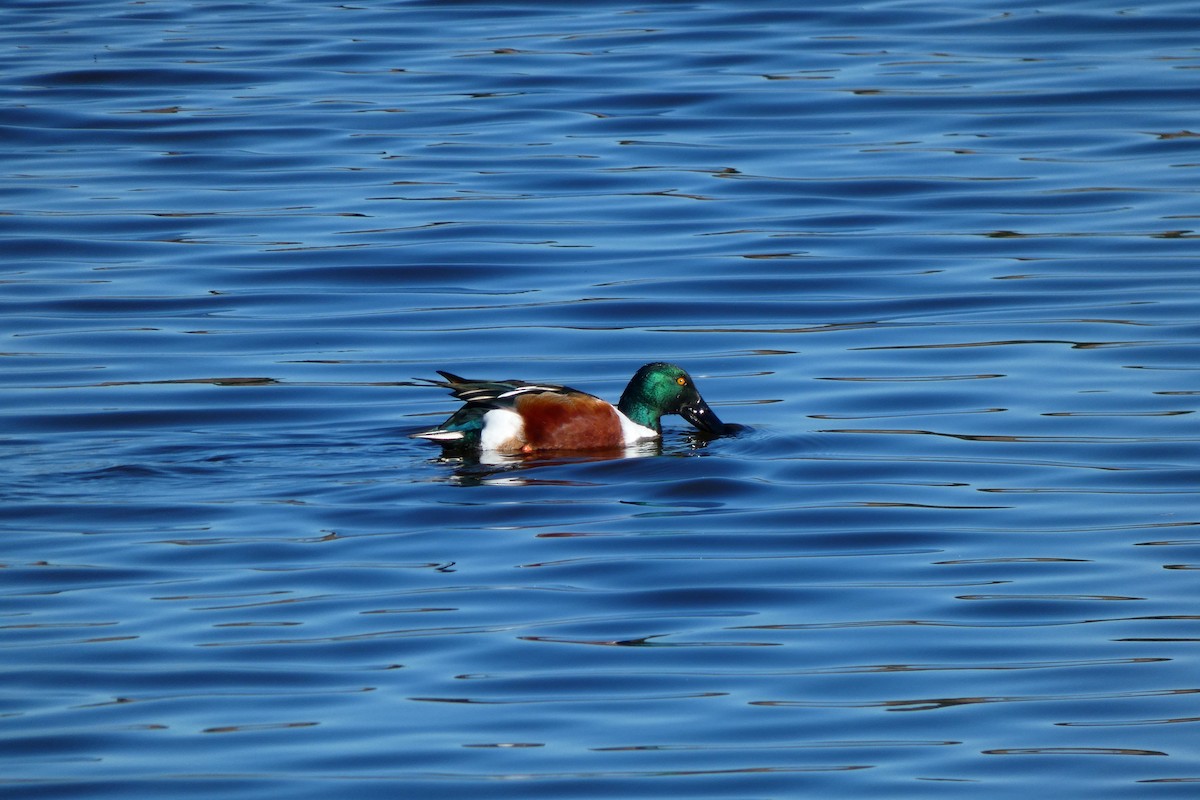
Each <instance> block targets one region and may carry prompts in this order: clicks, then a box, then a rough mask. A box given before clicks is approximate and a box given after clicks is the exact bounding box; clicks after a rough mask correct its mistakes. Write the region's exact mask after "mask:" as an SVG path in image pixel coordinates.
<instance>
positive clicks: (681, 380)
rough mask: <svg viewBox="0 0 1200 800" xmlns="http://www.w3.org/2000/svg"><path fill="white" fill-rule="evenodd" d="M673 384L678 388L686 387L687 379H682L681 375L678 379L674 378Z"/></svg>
mask: <svg viewBox="0 0 1200 800" xmlns="http://www.w3.org/2000/svg"><path fill="white" fill-rule="evenodd" d="M675 382H676V383H678V384H679V385H680V386H687V378H685V377H683V376H682V375H680V376H679V377H678V378H676V379H675Z"/></svg>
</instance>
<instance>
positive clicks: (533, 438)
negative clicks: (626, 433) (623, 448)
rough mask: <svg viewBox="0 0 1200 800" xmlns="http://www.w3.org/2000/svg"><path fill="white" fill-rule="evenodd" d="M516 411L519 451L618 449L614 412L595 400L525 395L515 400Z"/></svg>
mask: <svg viewBox="0 0 1200 800" xmlns="http://www.w3.org/2000/svg"><path fill="white" fill-rule="evenodd" d="M516 409H517V413H519V414H520V415H521V416H522V418H524V420H525V448H523V449H528V450H571V449H578V448H581V447H587V448H592V447H618V446H620V445H621V443H622V441H623V439H622V436H621V422H620V420H619V419H618V418H617V412H616V409H614V408H613V407H612V406H610V405H609V404H608V403H606V402H604V401H603V400H601V399H599V398H598V397H592V396H590V395H585V394H574V395H561V394H551V393H549V392H544V393H540V394H525V395H521V396H520V397H518V398H517V402H516Z"/></svg>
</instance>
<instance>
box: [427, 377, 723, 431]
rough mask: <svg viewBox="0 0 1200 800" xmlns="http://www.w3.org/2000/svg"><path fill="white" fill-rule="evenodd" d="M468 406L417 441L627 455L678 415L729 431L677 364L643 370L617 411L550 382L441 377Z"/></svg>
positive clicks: (699, 426) (443, 384)
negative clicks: (667, 419)
mask: <svg viewBox="0 0 1200 800" xmlns="http://www.w3.org/2000/svg"><path fill="white" fill-rule="evenodd" d="M437 373H438V374H439V375H441V376H442V377H443V378H445V381H434V380H430V381H428V382H427V383H428V384H429V385H433V386H440V387H443V388H446V389H449V390H450V392H451V394H453V395H454V396H455V397H456V398H458V399H459V400H462V401H463V403H464V405H463V406H462V408H460V409H458V410H457V411H455V412H454V413H453V414H451V415H450V417H449V419H447V420H446V421H445V422H443V423H442V424H441V425H439V426H437V427H436V428H433V429H431V430H427V431H421V432H420V433H414V434H412V437H413V438H417V439H428V440H431V441H435V442H440V443H441V444H443V445H449V446H463V447H471V448H477V449H479V450H482V451H493V452H498V453H509V454H518V453H533V452H540V451H553V450H595V449H602V448H606V449H609V448H620V447H628V446H630V445H635V444H637V443H638V442H643V441H646V440H651V439H659V438H661V437H662V422H661V419H662V417H663V416H664V415H666V414H679V415H680V416H681V417H683V418H684V419H685V420H687V421H688V422H689V423H691V424H692V425H693V426H695V427H696V428H697V429H698V430H700V431H703V432H704V433H709V434H721V433H725V432H726V431H727V430H728V429H729V428H730V427H731V426H729V425H726V423H724V422H722V421H721V419H720V418H719V417H718V416H717V415H716V414H715V413H714V412H713V410H712V409H711V408H709V406H708V403H706V402H705V401H704V398H703V397H701V396H700V392H699V391H698V390H697V389H696V383H695V381H693V380H692V377H691V376H690V375H688V373H687V371H686V370H684V369H683V368H682V367H679V366H676V365H675V364H668V363H665V362H661V361H658V362H654V363H651V364H646V365H644V366H642V367H641V368H640V369H638V371H637V372H636V373H634V375H633V377H632V378H630V380H629V385H628V386H626V387H625V391H624V392H622V393H621V399H620V400H619V401H618V402H617V404H616V405H615V406H614V405H612V404H611V403H608V402H606V401H604V400H602V399H600V398H599V397H597V396H595V395H592V394H588V393H587V392H582V391H580V390H578V389H572V388H570V387H569V386H559V385H557V384H550V383H530V382H527V381H518V380H502V381H488V380H470V379H467V378H462V377H459V376H458V375H455V374H453V373H450V372H444V371H442V370H437Z"/></svg>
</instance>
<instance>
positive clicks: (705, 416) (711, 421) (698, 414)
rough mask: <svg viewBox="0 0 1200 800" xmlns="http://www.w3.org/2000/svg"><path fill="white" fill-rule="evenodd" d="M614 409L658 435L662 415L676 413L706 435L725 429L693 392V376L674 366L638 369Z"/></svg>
mask: <svg viewBox="0 0 1200 800" xmlns="http://www.w3.org/2000/svg"><path fill="white" fill-rule="evenodd" d="M617 408H619V409H620V410H621V413H622V414H624V415H625V416H627V417H629V419H631V420H633V421H634V422H636V423H637V424H638V425H644V426H646V427H647V428H650V429H651V430H654V431H658V432H660V433H661V432H662V423H660V422H659V418H660V417H661V416H662V415H663V414H679V415H680V416H681V417H683V418H684V419H686V420H687V421H688V422H690V423H691V424H692V425H695V426H696V427H697V428H698V429H700V430H702V431H704V432H705V433H724V431H725V428H726V426H725V423H723V422H721V420H720V419H719V418H718V417H717V415H716V414H714V413H713V410H712V409H711V408H709V407H708V403H706V402H704V398H703V397H701V396H700V392H698V391H696V384H695V383H694V382H693V381H692V376H691V375H688V374H687V372H686V371H685V370H684V369H683V368H682V367H677V366H675V365H674V364H666V363H663V362H655V363H653V364H646V365H645V366H644V367H642V368H641V369H639V370H638V371H637V372H636V373H635V374H634V376H633V378H632V379H630V381H629V385H628V386H626V387H625V392H624V393H623V394H622V395H621V402H620V403H618V404H617Z"/></svg>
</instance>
